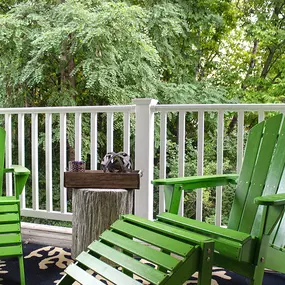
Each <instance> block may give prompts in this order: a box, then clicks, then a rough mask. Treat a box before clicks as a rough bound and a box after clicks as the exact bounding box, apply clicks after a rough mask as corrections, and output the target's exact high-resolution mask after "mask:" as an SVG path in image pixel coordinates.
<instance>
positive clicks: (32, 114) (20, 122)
mask: <svg viewBox="0 0 285 285" xmlns="http://www.w3.org/2000/svg"><path fill="white" fill-rule="evenodd" d="M132 113H134V106H131V105H129V106H94V107H54V108H10V109H6V108H5V109H4V108H2V109H0V116H1V115H4V118H3V120H4V121H5V129H6V159H5V161H6V162H5V164H6V167H8V166H9V165H11V164H21V165H26V166H28V167H29V168H30V169H31V181H30V184H31V192H32V195H31V199H32V201H31V202H29V203H28V201H27V199H26V197H27V196H28V195H27V193H26V191H25V190H24V191H23V194H22V195H21V209H22V211H21V212H22V215H24V216H29V217H37V218H46V219H56V220H66V221H70V220H71V218H72V214H71V212H68V209H67V208H68V207H67V201H68V200H67V190H66V188H65V187H64V181H63V178H64V171H65V170H66V168H67V123H68V124H69V126H70V124H72V122H70V120H69V121H68V116H70V115H71V114H74V115H73V116H74V120H73V125H74V138H75V139H74V154H75V159H76V160H81V159H82V118H83V116H84V118H87V117H89V125H88V126H86V124H84V127H85V128H86V127H87V128H88V131H87V133H88V132H89V133H90V134H91V135H90V142H89V144H90V161H91V162H90V167H91V169H97V165H98V163H100V159H101V158H99V157H98V155H97V151H98V135H97V134H98V122H97V118H98V116H99V114H105V115H106V116H105V117H106V118H105V124H106V143H105V145H106V152H108V151H112V150H113V143H114V115H115V114H123V115H122V117H123V119H122V120H123V122H122V124H123V126H124V130H123V142H122V145H123V149H124V151H126V152H128V153H129V152H130V137H131V130H130V121H131V114H132ZM39 116H42V117H44V119H43V118H42V117H41V118H39ZM40 119H41V121H40ZM39 121H40V122H41V124H44V129H43V131H44V138H42V137H41V138H39ZM43 122H44V123H43ZM53 125H56V126H57V127H58V129H59V130H58V132H56V131H55V130H54V127H53ZM85 132H86V131H85ZM54 137H57V140H58V143H57V145H58V144H59V151H58V153H59V156H60V157H59V158H58V161H59V166H58V167H54V164H53V160H54V159H55V158H54V157H53V151H54V143H53V140H54ZM39 139H41V140H44V145H45V146H44V148H45V157H42V156H39ZM28 142H30V148H29V149H30V153H27V143H28ZM15 145H17V152H18V155H17V158H15V156H13V153H12V148H13V146H14V147H15ZM14 149H15V148H14ZM118 151H119V150H118ZM27 160H29V161H30V163H29V165H27ZM40 160H45V169H40V168H39V166H40V165H39V161H40ZM56 172H59V173H56ZM55 174H57V176H59V177H60V179H59V181H58V183H59V195H58V196H59V200H60V206H59V209H57V210H55V209H54V202H55V201H54V195H55V193H54V188H55V186H56V185H55V183H56V182H55V181H54V180H53V178H54V176H55ZM6 175H7V176H6V193H7V194H8V195H11V194H12V177H11V175H10V174H6ZM42 179H44V180H45V183H41V185H42V184H45V189H43V188H42V187H40V186H39V185H40V183H39V182H40V180H42ZM28 185H29V182H28V183H27V187H28ZM43 192H45V203H44V204H45V206H44V207H43V206H41V203H40V197H41V196H43V195H42V193H43ZM28 204H30V205H28Z"/></svg>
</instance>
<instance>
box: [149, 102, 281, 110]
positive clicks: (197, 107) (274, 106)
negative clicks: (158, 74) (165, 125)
mask: <svg viewBox="0 0 285 285" xmlns="http://www.w3.org/2000/svg"><path fill="white" fill-rule="evenodd" d="M152 109H153V111H154V112H177V111H188V112H198V111H214V112H215V111H280V112H284V111H285V104H167V105H163V104H162V105H156V106H154V107H152Z"/></svg>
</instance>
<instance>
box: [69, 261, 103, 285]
mask: <svg viewBox="0 0 285 285" xmlns="http://www.w3.org/2000/svg"><path fill="white" fill-rule="evenodd" d="M64 272H65V273H66V274H67V275H69V276H70V277H72V278H73V279H74V280H76V281H78V282H79V283H80V284H82V285H103V284H104V283H103V282H101V281H99V280H98V279H96V278H95V277H93V276H92V275H90V274H89V273H87V272H86V271H84V270H83V269H81V268H80V267H78V266H77V265H76V264H70V265H69V266H68V267H67V268H66V269H65V271H64Z"/></svg>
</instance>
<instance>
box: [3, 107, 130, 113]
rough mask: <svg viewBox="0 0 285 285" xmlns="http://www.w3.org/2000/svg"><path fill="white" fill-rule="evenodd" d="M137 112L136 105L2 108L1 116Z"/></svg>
mask: <svg viewBox="0 0 285 285" xmlns="http://www.w3.org/2000/svg"><path fill="white" fill-rule="evenodd" d="M92 112H95V113H108V112H130V113H132V112H135V105H114V106H70V107H23V108H0V114H31V113H38V114H47V113H49V114H52V113H56V114H58V113H92Z"/></svg>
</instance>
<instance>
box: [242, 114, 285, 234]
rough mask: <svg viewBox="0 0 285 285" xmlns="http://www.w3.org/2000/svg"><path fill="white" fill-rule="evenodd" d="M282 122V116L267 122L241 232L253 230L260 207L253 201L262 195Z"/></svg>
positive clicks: (245, 206)
mask: <svg viewBox="0 0 285 285" xmlns="http://www.w3.org/2000/svg"><path fill="white" fill-rule="evenodd" d="M281 120H282V115H279V116H275V117H272V118H270V119H268V120H267V121H265V126H264V134H263V138H262V140H261V144H260V149H259V152H258V156H257V160H256V165H255V167H254V171H253V174H252V178H251V184H250V187H249V190H248V195H247V197H246V202H245V205H244V209H243V213H242V216H241V222H240V225H239V231H241V232H246V233H250V232H251V230H252V226H253V223H254V220H255V216H256V212H257V208H258V205H257V204H254V203H253V201H254V198H255V197H257V196H261V195H262V191H263V188H264V184H265V181H266V177H267V174H268V170H269V166H270V163H271V161H272V155H273V152H274V150H275V146H276V140H277V138H278V134H279V129H280V123H281Z"/></svg>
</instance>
